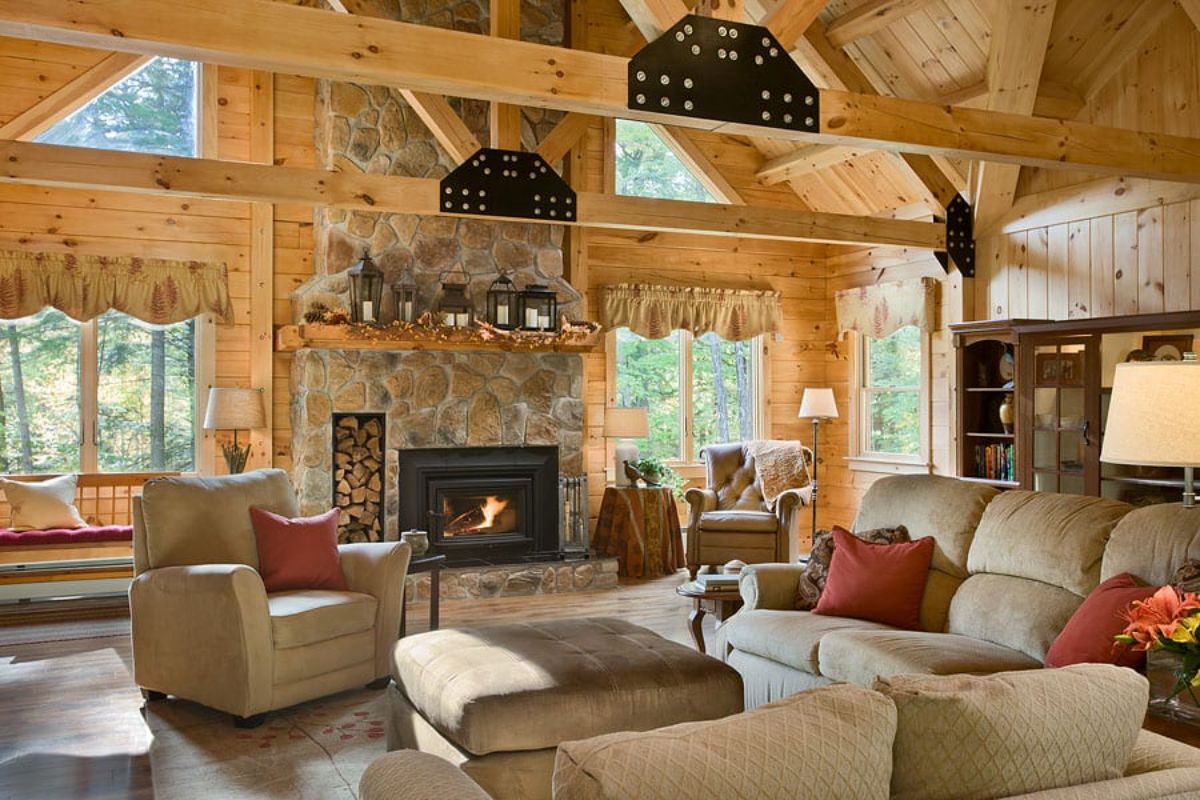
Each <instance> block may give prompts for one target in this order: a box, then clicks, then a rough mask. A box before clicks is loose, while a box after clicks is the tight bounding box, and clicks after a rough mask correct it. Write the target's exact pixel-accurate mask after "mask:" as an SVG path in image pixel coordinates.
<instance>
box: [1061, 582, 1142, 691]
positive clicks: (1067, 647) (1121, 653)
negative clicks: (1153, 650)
mask: <svg viewBox="0 0 1200 800" xmlns="http://www.w3.org/2000/svg"><path fill="white" fill-rule="evenodd" d="M1156 591H1158V587H1157V586H1146V585H1144V584H1143V583H1142V582H1141V581H1139V580H1138V579H1137V578H1135V577H1133V576H1132V575H1130V574H1129V573H1128V572H1122V573H1121V574H1120V575H1114V576H1112V577H1111V578H1109V579H1108V580H1106V581H1105V582H1104V583H1102V584H1100V585H1099V586H1097V587H1096V588H1095V589H1093V590H1092V593H1091V594H1089V595H1088V596H1087V599H1086V600H1084V601H1083V604H1082V605H1080V606H1079V608H1077V609H1075V613H1074V614H1072V615H1071V619H1069V620H1068V621H1067V624H1066V627H1064V628H1063V629H1062V631H1060V632H1059V634H1058V636H1056V637H1055V639H1054V643H1053V644H1052V645H1050V650H1049V652H1047V653H1046V666H1047V667H1066V666H1069V665H1070V664H1085V663H1094V664H1116V665H1117V666H1119V667H1131V668H1133V669H1140V668H1141V667H1142V665H1143V664H1144V663H1145V662H1146V654H1145V653H1141V652H1138V651H1136V650H1134V649H1133V648H1132V647H1129V646H1128V645H1122V644H1117V643H1116V642H1114V641H1113V637H1114V636H1116V635H1117V634H1119V633H1120V632H1121V631H1123V630H1125V624H1126V623H1125V617H1124V614H1125V612H1126V611H1128V610H1129V606H1130V605H1131V604H1132V603H1133V601H1135V600H1145V599H1146V598H1148V597H1149V596H1150V595H1152V594H1154V593H1155V592H1156Z"/></svg>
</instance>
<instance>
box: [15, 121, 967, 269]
mask: <svg viewBox="0 0 1200 800" xmlns="http://www.w3.org/2000/svg"><path fill="white" fill-rule="evenodd" d="M3 183H20V184H33V185H38V186H58V187H64V188H76V189H79V188H84V189H103V190H111V191H121V192H138V193H143V194H157V195H180V196H187V197H204V198H209V199H218V200H238V201H252V202H265V203H294V204H301V205H312V206H323V207H332V208H345V209H350V210H355V211H365V212H371V213H381V212H388V213H401V214H423V215H443V212H442V211H441V210H440V209H439V200H438V195H439V185H440V182H439V181H437V180H434V179H432V178H406V177H399V176H394V175H372V174H365V173H349V172H333V171H330V170H319V169H299V168H295V167H283V166H275V165H263V164H253V163H247V162H234V161H215V160H211V159H202V158H181V157H175V156H161V155H149V154H144V153H126V152H121V151H116V150H95V149H91V148H82V147H63V146H61V145H48V144H35V143H31V142H14V141H0V184H3ZM577 201H578V202H577V206H578V209H579V210H578V219H577V220H576V222H574V223H566V224H575V225H580V226H584V227H590V228H611V229H617V230H648V231H665V232H675V233H697V234H706V235H714V236H740V237H747V238H758V239H776V240H780V241H805V242H818V243H826V244H880V245H882V244H887V245H899V246H905V247H918V248H927V249H944V248H945V228H944V226H941V225H936V224H931V223H924V222H913V221H905V220H890V219H875V218H870V217H854V216H848V215H845V214H823V213H819V212H814V211H797V210H792V209H781V208H758V207H748V206H736V205H728V204H719V203H693V202H687V201H682V200H655V199H648V198H641V197H618V196H615V195H608V194H600V193H597V192H580V193H578V195H577ZM452 216H461V215H452ZM484 219H498V218H496V217H485V218H484ZM518 221H520V222H533V223H538V222H542V220H529V219H524V218H522V219H520V220H518ZM545 223H546V224H551V220H545ZM553 224H564V222H563V220H561V219H560V220H555V221H553Z"/></svg>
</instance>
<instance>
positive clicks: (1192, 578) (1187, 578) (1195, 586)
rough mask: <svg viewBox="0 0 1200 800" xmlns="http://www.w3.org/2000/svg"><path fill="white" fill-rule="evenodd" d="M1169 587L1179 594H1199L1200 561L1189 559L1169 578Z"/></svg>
mask: <svg viewBox="0 0 1200 800" xmlns="http://www.w3.org/2000/svg"><path fill="white" fill-rule="evenodd" d="M1171 585H1172V586H1174V587H1175V589H1176V590H1177V591H1180V592H1200V561H1197V560H1196V559H1194V558H1189V559H1188V560H1187V561H1184V562H1183V563H1182V564H1180V565H1179V569H1177V570H1175V574H1174V575H1173V576H1172V577H1171Z"/></svg>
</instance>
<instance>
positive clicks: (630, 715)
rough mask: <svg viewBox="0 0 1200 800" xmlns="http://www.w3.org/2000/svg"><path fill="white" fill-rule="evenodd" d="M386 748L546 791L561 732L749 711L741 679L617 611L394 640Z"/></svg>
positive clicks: (488, 784)
mask: <svg viewBox="0 0 1200 800" xmlns="http://www.w3.org/2000/svg"><path fill="white" fill-rule="evenodd" d="M392 676H393V677H394V678H395V679H396V683H395V685H394V686H391V687H390V688H389V689H388V700H389V705H390V709H389V714H388V717H389V720H388V749H389V750H399V749H412V750H422V751H424V752H427V753H433V754H435V755H439V756H441V757H443V758H445V759H448V760H449V761H451V762H453V763H455V764H457V765H459V766H461V767H462V769H463V770H464V771H465V772H466V773H467V774H469V775H470V776H471V777H472V778H474V779H475V780H476V781H477V782H478V783H479V784H480V785H481V786H482V787H483V788H484V789H486V790H487V791H488V793H489V794H491V795H492V797H494V798H496V800H510V799H511V800H517V798H549V797H550V794H551V793H550V778H551V775H552V773H553V771H554V755H555V749H556V748H557V747H558V744H559V742H563V741H568V740H573V739H586V738H588V737H590V736H597V735H600V734H603V733H613V732H616V731H645V730H651V729H653V728H661V727H662V726H664V725H673V724H675V723H677V722H687V721H691V720H706V719H717V718H719V717H725V716H728V715H730V714H737V713H738V712H740V711H741V710H742V679H741V677H740V676H739V675H738V673H737V672H736V671H735V670H733V669H732V668H731V667H728V666H726V665H725V664H723V663H722V662H720V661H718V660H717V659H715V658H710V657H708V656H705V655H702V654H700V653H697V652H696V651H695V650H693V649H692V648H690V647H686V646H684V645H682V644H677V643H675V642H671V641H667V640H666V639H664V638H662V637H661V636H659V635H657V634H655V633H653V632H651V631H648V630H646V629H645V628H640V627H638V626H637V625H631V624H630V623H628V622H623V621H621V620H618V619H570V620H555V621H552V622H531V623H525V624H517V625H496V626H493V627H485V628H460V629H457V630H442V631H433V632H431V633H424V634H420V635H418V636H410V637H407V638H405V639H401V640H400V642H398V643H397V644H396V649H395V651H394V654H393V658H392Z"/></svg>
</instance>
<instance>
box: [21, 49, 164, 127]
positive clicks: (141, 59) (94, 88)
mask: <svg viewBox="0 0 1200 800" xmlns="http://www.w3.org/2000/svg"><path fill="white" fill-rule="evenodd" d="M150 58H151V57H150V56H144V55H139V54H137V53H109V54H108V55H106V56H105V57H104V58H102V59H100V61H98V62H97V63H96V64H95V65H94V66H92V67H89V68H88V69H86V70H84V71H83V72H81V73H79V74H78V75H76V76H75V77H74V78H72V79H71V80H69V81H67V82H66V83H64V84H63V85H62V86H60V87H59V88H57V89H55V90H54V91H53V92H51V93H50V94H48V95H46V96H45V97H43V98H42V99H41V100H39V101H37V102H36V103H34V104H33V105H32V106H30V107H29V108H27V109H25V110H24V111H22V112H21V113H19V114H17V115H16V116H15V117H13V118H12V119H10V120H9V121H8V122H5V123H4V124H2V125H0V139H20V140H23V141H28V140H31V139H33V138H35V137H36V136H38V135H40V134H42V133H45V132H46V131H48V130H49V129H50V128H52V127H54V126H55V125H56V124H57V123H59V122H61V121H62V120H64V119H66V118H67V117H69V116H70V115H71V114H73V113H75V112H76V111H78V110H79V109H81V108H83V107H84V106H85V105H87V104H88V103H90V102H91V101H92V100H94V99H96V97H98V96H99V95H101V94H103V93H104V92H105V91H106V90H107V89H109V88H111V87H112V86H114V85H115V84H117V83H120V82H121V81H122V80H123V79H125V78H127V77H128V76H130V75H132V74H133V73H134V72H137V71H138V70H139V69H141V68H142V67H144V66H145V65H146V64H147V62H149V61H150Z"/></svg>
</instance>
